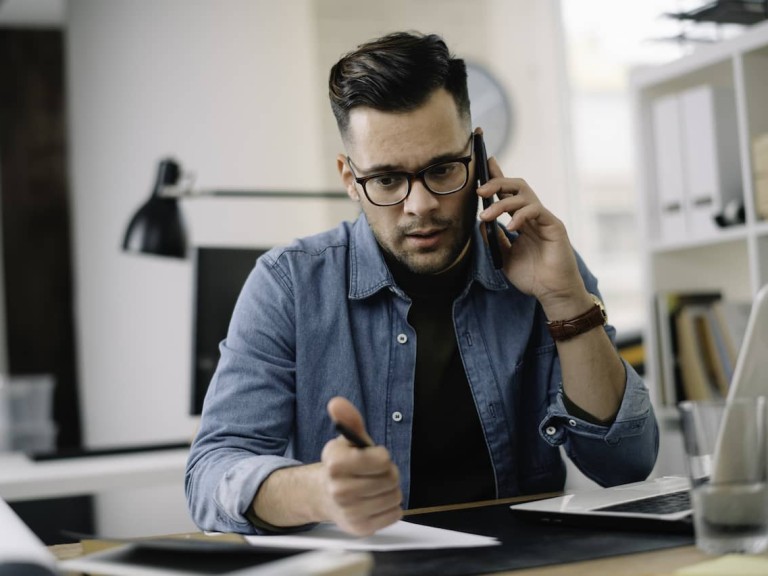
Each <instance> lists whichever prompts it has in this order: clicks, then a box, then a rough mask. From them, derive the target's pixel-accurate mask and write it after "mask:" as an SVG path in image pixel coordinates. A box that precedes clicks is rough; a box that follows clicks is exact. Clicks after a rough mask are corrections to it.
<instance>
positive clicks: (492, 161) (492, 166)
mask: <svg viewBox="0 0 768 576" xmlns="http://www.w3.org/2000/svg"><path fill="white" fill-rule="evenodd" d="M488 173H489V174H490V175H491V178H504V173H503V172H502V171H501V166H499V163H498V162H497V161H496V156H491V157H490V158H488Z"/></svg>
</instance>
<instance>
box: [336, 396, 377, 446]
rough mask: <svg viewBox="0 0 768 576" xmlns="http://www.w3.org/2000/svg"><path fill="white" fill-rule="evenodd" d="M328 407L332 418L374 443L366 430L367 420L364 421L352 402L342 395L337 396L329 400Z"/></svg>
mask: <svg viewBox="0 0 768 576" xmlns="http://www.w3.org/2000/svg"><path fill="white" fill-rule="evenodd" d="M327 409H328V416H330V417H331V420H333V421H334V422H339V423H341V424H343V425H344V426H346V427H347V428H349V429H350V430H352V432H354V433H356V434H357V435H358V436H360V437H361V438H363V439H364V440H367V441H368V442H370V443H371V444H374V442H373V440H371V437H370V436H368V432H366V430H365V422H363V417H362V415H361V414H360V412H359V411H358V409H357V408H355V406H354V404H352V402H350V401H349V400H347V399H346V398H343V397H341V396H335V397H334V398H331V399H330V400H329V401H328V407H327Z"/></svg>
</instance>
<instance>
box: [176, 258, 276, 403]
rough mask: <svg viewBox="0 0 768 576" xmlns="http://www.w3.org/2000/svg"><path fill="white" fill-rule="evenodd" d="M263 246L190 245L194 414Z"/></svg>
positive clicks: (202, 397) (205, 389) (203, 396)
mask: <svg viewBox="0 0 768 576" xmlns="http://www.w3.org/2000/svg"><path fill="white" fill-rule="evenodd" d="M266 251H267V248H250V247H249V248H244V247H220V246H217V247H214V246H198V247H196V248H195V249H194V252H195V260H194V269H195V292H194V348H193V353H192V404H191V413H192V414H193V415H198V414H200V413H201V412H202V409H203V399H204V398H205V393H206V391H207V390H208V385H209V384H210V382H211V378H212V377H213V373H214V372H215V371H216V366H217V364H218V362H219V343H220V342H221V341H222V340H223V339H224V338H225V337H226V335H227V329H228V327H229V321H230V318H231V317H232V310H233V309H234V307H235V302H237V297H238V296H239V294H240V291H241V289H242V287H243V284H244V283H245V280H246V278H248V274H249V273H250V271H251V270H252V269H253V267H254V265H255V264H256V259H257V258H258V257H259V256H261V255H262V254H264V253H265V252H266Z"/></svg>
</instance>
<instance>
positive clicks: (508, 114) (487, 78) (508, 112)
mask: <svg viewBox="0 0 768 576" xmlns="http://www.w3.org/2000/svg"><path fill="white" fill-rule="evenodd" d="M467 88H468V90H469V101H470V112H471V114H472V128H475V127H477V126H480V127H481V128H482V129H483V135H484V137H485V146H486V148H487V150H488V156H498V155H499V154H500V153H501V152H503V151H504V149H505V148H506V147H507V146H508V145H509V142H510V140H511V138H512V131H513V128H514V124H513V111H512V101H511V99H510V97H509V95H508V94H507V91H506V90H505V89H504V87H503V86H502V85H501V83H500V82H499V80H498V79H497V78H496V77H495V76H494V75H493V74H492V73H491V72H490V71H489V70H488V69H487V68H485V67H484V66H481V65H479V64H477V63H473V62H467Z"/></svg>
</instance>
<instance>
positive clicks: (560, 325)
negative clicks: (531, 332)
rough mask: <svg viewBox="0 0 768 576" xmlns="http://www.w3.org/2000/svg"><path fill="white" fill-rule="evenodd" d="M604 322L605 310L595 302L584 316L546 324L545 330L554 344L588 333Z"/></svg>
mask: <svg viewBox="0 0 768 576" xmlns="http://www.w3.org/2000/svg"><path fill="white" fill-rule="evenodd" d="M606 321H607V317H606V315H605V310H604V308H603V306H602V304H601V303H600V302H599V301H597V300H596V301H595V304H594V306H592V307H591V308H590V309H589V310H587V311H586V312H584V314H581V315H580V316H576V318H571V319H570V320H556V321H554V322H547V328H549V333H550V335H551V336H552V339H553V340H554V341H555V342H563V341H564V340H570V339H571V338H573V337H574V336H578V335H579V334H583V333H584V332H589V331H590V330H592V329H593V328H597V327H598V326H603V325H604V324H605V323H606Z"/></svg>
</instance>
